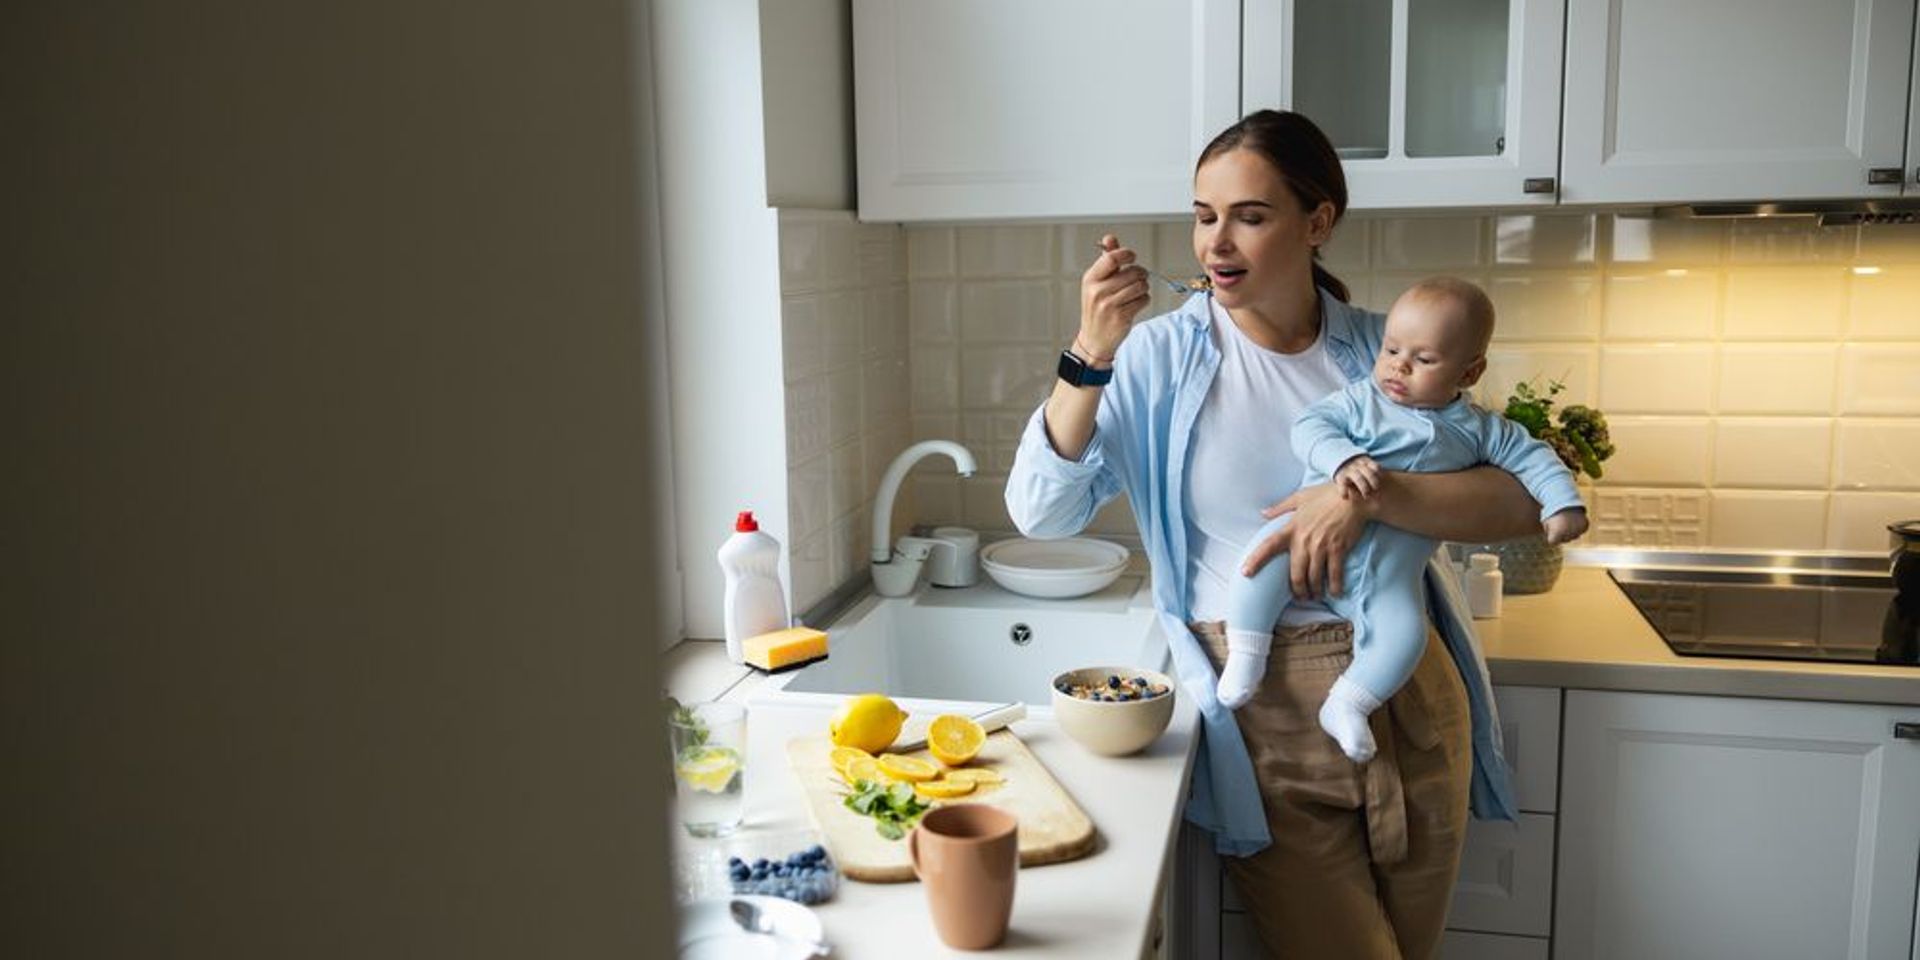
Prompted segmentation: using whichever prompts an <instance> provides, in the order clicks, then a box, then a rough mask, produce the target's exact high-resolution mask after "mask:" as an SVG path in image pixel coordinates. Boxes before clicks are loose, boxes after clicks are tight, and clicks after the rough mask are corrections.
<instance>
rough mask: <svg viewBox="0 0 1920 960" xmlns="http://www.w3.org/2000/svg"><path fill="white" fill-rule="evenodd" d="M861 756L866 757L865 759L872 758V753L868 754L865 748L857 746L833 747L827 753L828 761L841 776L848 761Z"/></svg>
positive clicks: (844, 772) (845, 771)
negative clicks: (830, 751) (831, 750)
mask: <svg viewBox="0 0 1920 960" xmlns="http://www.w3.org/2000/svg"><path fill="white" fill-rule="evenodd" d="M861 757H866V758H867V759H869V760H871V759H873V754H870V753H868V752H866V751H865V750H862V749H860V748H859V747H834V748H833V752H832V753H829V754H827V759H828V760H829V761H830V762H832V764H833V769H834V771H835V772H837V773H839V774H840V775H841V776H845V775H846V773H847V764H848V763H850V762H852V761H854V760H857V759H859V758H861Z"/></svg>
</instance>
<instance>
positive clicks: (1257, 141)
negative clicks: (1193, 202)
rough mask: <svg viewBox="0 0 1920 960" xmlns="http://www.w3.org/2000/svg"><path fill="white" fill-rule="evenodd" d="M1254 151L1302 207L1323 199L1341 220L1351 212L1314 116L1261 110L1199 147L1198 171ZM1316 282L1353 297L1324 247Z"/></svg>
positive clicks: (1343, 181) (1342, 177) (1309, 208)
mask: <svg viewBox="0 0 1920 960" xmlns="http://www.w3.org/2000/svg"><path fill="white" fill-rule="evenodd" d="M1239 149H1245V150H1252V151H1253V152H1255V153H1258V154H1259V155H1261V156H1262V157H1265V158H1266V160H1267V162H1268V163H1271V164H1273V168H1274V169H1275V170H1277V171H1279V172H1280V179H1281V180H1283V181H1285V183H1286V185H1287V189H1289V190H1292V191H1293V196H1294V199H1296V200H1298V201H1300V209H1302V210H1305V211H1306V212H1308V213H1312V212H1313V211H1314V209H1315V208H1317V207H1319V206H1320V204H1321V202H1322V201H1324V202H1327V203H1331V204H1333V222H1334V223H1339V222H1340V218H1341V217H1343V216H1345V215H1346V212H1347V176H1346V173H1345V172H1344V171H1342V170H1341V169H1340V155H1339V154H1337V153H1334V152H1333V144H1332V143H1331V142H1330V141H1328V140H1327V135H1326V134H1325V133H1322V132H1321V131H1320V128H1319V127H1317V126H1315V125H1314V123H1313V121H1312V120H1308V119H1307V118H1306V117H1304V116H1301V115H1300V114H1297V113H1294V112H1293V111H1291V110H1256V111H1254V112H1253V113H1249V114H1247V115H1246V116H1244V117H1242V118H1240V122H1238V123H1236V124H1234V125H1233V126H1231V127H1228V128H1226V129H1225V130H1222V131H1220V135H1219V136H1217V137H1214V138H1213V142H1212V143H1209V144H1207V148H1206V149H1205V150H1202V151H1200V162H1199V163H1196V164H1194V169H1195V170H1198V169H1199V168H1200V167H1203V166H1206V164H1207V161H1209V160H1212V159H1213V158H1214V157H1217V156H1219V155H1220V154H1223V153H1226V152H1227V151H1229V150H1239ZM1313 258H1314V264H1313V282H1314V283H1315V284H1317V285H1319V286H1322V287H1325V288H1326V289H1327V292H1329V293H1331V294H1333V295H1334V296H1335V297H1336V298H1338V299H1340V300H1341V301H1342V302H1346V301H1350V300H1352V299H1353V294H1352V293H1351V292H1349V291H1348V290H1347V285H1346V284H1345V283H1342V282H1341V281H1340V278H1339V277H1336V276H1334V275H1333V274H1332V273H1331V272H1329V271H1328V270H1327V268H1325V267H1323V266H1321V265H1320V263H1319V260H1320V250H1319V248H1317V247H1316V248H1314V251H1313Z"/></svg>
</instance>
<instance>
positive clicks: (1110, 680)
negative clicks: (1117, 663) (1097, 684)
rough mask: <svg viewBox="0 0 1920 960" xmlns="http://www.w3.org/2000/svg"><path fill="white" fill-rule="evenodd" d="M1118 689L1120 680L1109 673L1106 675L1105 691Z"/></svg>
mask: <svg viewBox="0 0 1920 960" xmlns="http://www.w3.org/2000/svg"><path fill="white" fill-rule="evenodd" d="M1119 688H1120V678H1119V677H1116V676H1114V675H1113V674H1111V673H1109V674H1107V689H1109V690H1117V689H1119Z"/></svg>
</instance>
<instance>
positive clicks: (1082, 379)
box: [1060, 350, 1113, 387]
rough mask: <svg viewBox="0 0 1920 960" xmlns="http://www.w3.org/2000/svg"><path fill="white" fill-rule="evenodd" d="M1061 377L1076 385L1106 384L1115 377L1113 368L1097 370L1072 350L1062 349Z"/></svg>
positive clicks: (1096, 385)
mask: <svg viewBox="0 0 1920 960" xmlns="http://www.w3.org/2000/svg"><path fill="white" fill-rule="evenodd" d="M1060 379H1062V380H1065V381H1066V382H1067V383H1069V384H1072V385H1073V386H1076V387H1098V386H1104V385H1105V384H1106V382H1107V381H1109V380H1112V379H1113V371H1112V370H1095V369H1094V368H1092V367H1089V366H1087V362H1086V361H1085V360H1082V359H1080V358H1079V357H1078V356H1077V355H1075V354H1074V352H1073V351H1071V350H1062V351H1060Z"/></svg>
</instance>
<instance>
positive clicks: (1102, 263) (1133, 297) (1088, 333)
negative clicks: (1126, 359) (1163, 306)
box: [1078, 234, 1148, 360]
mask: <svg viewBox="0 0 1920 960" xmlns="http://www.w3.org/2000/svg"><path fill="white" fill-rule="evenodd" d="M1100 247H1101V250H1102V253H1101V254H1100V256H1099V257H1098V258H1097V259H1095V260H1094V261H1093V265H1092V266H1090V267H1088V268H1087V272H1086V273H1083V274H1081V275H1080V335H1079V338H1078V343H1079V345H1080V349H1082V350H1086V351H1089V352H1090V353H1092V354H1093V356H1092V357H1090V358H1089V359H1094V360H1107V359H1110V358H1111V357H1112V356H1113V355H1114V352H1115V351H1116V350H1119V349H1120V341H1122V340H1125V339H1126V338H1127V331H1129V330H1131V329H1133V318H1134V317H1137V316H1139V315H1140V311H1142V310H1144V309H1146V307H1147V298H1148V289H1147V275H1146V273H1145V272H1144V271H1141V270H1138V269H1135V268H1134V267H1133V261H1134V253H1133V251H1132V250H1129V249H1127V248H1126V247H1123V246H1121V245H1120V240H1119V239H1118V238H1117V237H1115V236H1114V235H1113V234H1107V235H1106V236H1104V237H1101V238H1100Z"/></svg>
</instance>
